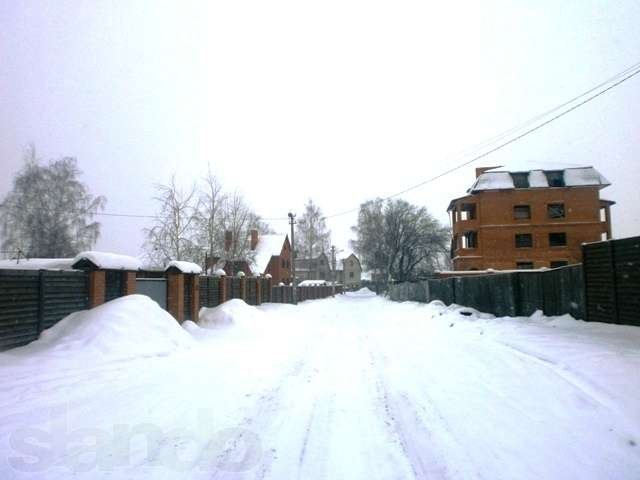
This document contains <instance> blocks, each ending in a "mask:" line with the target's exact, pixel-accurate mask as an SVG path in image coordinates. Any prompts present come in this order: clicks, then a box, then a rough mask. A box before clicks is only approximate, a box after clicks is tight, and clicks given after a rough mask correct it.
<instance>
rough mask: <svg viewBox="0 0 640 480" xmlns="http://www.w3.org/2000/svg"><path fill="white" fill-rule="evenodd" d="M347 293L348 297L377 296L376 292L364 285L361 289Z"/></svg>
mask: <svg viewBox="0 0 640 480" xmlns="http://www.w3.org/2000/svg"><path fill="white" fill-rule="evenodd" d="M345 295H346V296H347V297H364V298H367V297H375V296H376V293H375V292H372V291H371V290H369V289H368V288H367V287H363V288H361V289H360V290H357V291H355V292H346V293H345Z"/></svg>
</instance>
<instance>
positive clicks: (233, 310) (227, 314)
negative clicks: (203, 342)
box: [198, 298, 264, 328]
mask: <svg viewBox="0 0 640 480" xmlns="http://www.w3.org/2000/svg"><path fill="white" fill-rule="evenodd" d="M263 315H264V314H263V313H262V312H261V311H260V310H258V309H257V308H256V307H252V306H251V305H247V304H246V303H245V302H244V301H243V300H240V299H239V298H234V299H231V300H228V301H226V302H224V303H223V304H221V305H218V306H217V307H214V308H206V307H202V308H201V309H200V313H199V315H198V317H199V319H198V324H199V325H200V326H201V327H203V328H218V327H221V326H225V325H231V324H242V325H248V324H251V323H252V322H254V321H256V320H261V319H262V317H263Z"/></svg>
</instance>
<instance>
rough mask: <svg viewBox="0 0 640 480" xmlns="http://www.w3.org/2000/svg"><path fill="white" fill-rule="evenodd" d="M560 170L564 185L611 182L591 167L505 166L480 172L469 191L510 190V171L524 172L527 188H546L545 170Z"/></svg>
mask: <svg viewBox="0 0 640 480" xmlns="http://www.w3.org/2000/svg"><path fill="white" fill-rule="evenodd" d="M551 171H562V172H563V174H564V185H565V186H566V187H584V186H594V187H600V188H604V187H606V186H608V185H611V183H610V182H609V181H608V180H607V179H606V178H605V177H604V176H602V175H601V174H600V173H599V172H598V171H597V170H596V169H595V168H593V167H571V168H562V167H560V168H545V169H544V170H542V169H534V170H509V169H506V168H505V167H497V168H493V169H491V170H487V171H486V172H484V173H482V174H480V175H479V176H478V178H476V181H475V182H474V183H473V185H472V186H471V188H470V189H469V190H468V192H469V193H475V192H480V191H484V190H510V189H514V188H515V185H514V184H513V177H512V175H511V174H512V173H525V174H527V176H528V180H529V187H528V188H548V187H549V183H548V181H547V176H546V175H545V172H551Z"/></svg>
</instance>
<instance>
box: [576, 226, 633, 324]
mask: <svg viewBox="0 0 640 480" xmlns="http://www.w3.org/2000/svg"><path fill="white" fill-rule="evenodd" d="M583 254H584V277H585V304H586V312H587V320H591V321H597V322H609V323H620V324H624V325H637V326H640V237H632V238H625V239H622V240H614V241H608V242H598V243H590V244H587V245H585V246H584V247H583Z"/></svg>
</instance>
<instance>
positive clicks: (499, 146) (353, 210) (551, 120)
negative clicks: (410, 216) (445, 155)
mask: <svg viewBox="0 0 640 480" xmlns="http://www.w3.org/2000/svg"><path fill="white" fill-rule="evenodd" d="M638 65H640V63H638V64H636V65H634V67H630V68H628V69H626V70H624V71H623V72H621V73H619V74H617V75H615V76H614V77H612V78H613V79H616V78H620V75H623V74H624V73H628V72H629V71H630V70H631V73H628V74H627V75H625V76H624V77H622V78H621V79H620V80H617V81H616V82H615V83H613V84H611V85H609V86H608V87H607V88H605V89H604V90H601V91H599V92H598V93H596V94H594V95H591V96H590V97H588V98H586V99H585V100H583V101H582V102H580V103H577V104H575V105H573V106H572V107H570V108H568V109H566V110H564V111H562V112H561V113H559V114H557V115H554V116H553V117H551V118H550V119H548V120H546V121H544V122H542V123H540V124H538V125H536V126H534V127H532V128H529V129H527V130H525V131H524V132H523V133H521V134H519V135H516V136H515V137H513V138H511V139H509V140H507V141H506V142H503V143H501V144H499V145H498V146H496V147H493V148H491V149H490V150H487V151H486V152H484V153H481V154H479V155H476V156H474V157H473V158H471V159H470V160H467V161H465V162H463V163H461V164H458V165H456V166H455V167H453V168H450V169H449V170H446V171H444V172H442V173H440V174H438V175H436V176H434V177H431V178H428V179H427V180H425V181H423V182H420V183H418V184H416V185H413V186H411V187H408V188H405V189H404V190H402V191H400V192H397V193H394V194H392V195H389V196H387V197H384V198H383V200H389V199H391V198H394V197H397V196H399V195H402V194H404V193H407V192H410V191H411V190H415V189H416V188H420V187H422V186H424V185H426V184H427V183H430V182H433V181H434V180H437V179H439V178H442V177H444V176H445V175H448V174H450V173H452V172H455V171H456V170H459V169H461V168H463V167H466V166H467V165H470V164H471V163H473V162H475V161H477V160H480V159H482V158H484V157H486V156H488V155H491V154H492V153H495V152H497V151H498V150H500V149H502V148H504V147H506V146H508V145H510V144H512V143H514V142H517V141H518V140H520V139H521V138H524V137H526V136H527V135H529V134H531V133H533V132H535V131H536V130H539V129H541V128H542V127H544V126H546V125H549V124H550V123H551V122H553V121H555V120H557V119H559V118H561V117H563V116H565V115H567V114H568V113H570V112H572V111H574V110H576V109H578V108H580V107H581V106H583V105H585V104H587V103H589V102H590V101H592V100H594V99H596V98H598V97H599V96H601V95H603V94H605V93H606V92H608V91H609V90H611V89H613V88H615V87H617V86H618V85H620V84H622V83H624V82H626V81H627V80H629V79H630V78H632V77H634V76H636V75H638V74H639V73H640V68H638ZM634 68H635V70H634ZM610 82H611V79H610V80H608V81H606V82H603V83H601V84H600V85H599V86H598V87H594V88H592V89H590V90H588V92H589V93H592V92H593V91H595V90H598V88H599V87H600V88H601V87H602V86H603V85H606V84H608V83H610ZM584 95H585V94H582V95H579V96H577V97H574V98H573V99H572V100H569V101H567V102H565V103H563V104H562V105H560V106H558V107H556V108H554V109H552V110H550V112H555V111H557V110H559V109H560V108H562V107H563V106H567V105H569V104H571V103H573V102H575V101H576V100H577V99H580V98H582V97H584ZM546 115H547V114H541V115H537V116H536V117H534V118H533V119H531V120H530V121H528V122H525V123H530V122H532V121H534V119H539V118H541V116H542V117H544V116H546ZM512 130H513V129H510V130H508V132H509V131H512ZM503 135H504V134H500V135H498V136H497V137H495V138H500V137H501V136H503ZM481 145H482V144H481ZM359 208H360V207H356V208H352V209H350V210H345V211H343V212H339V213H335V214H332V215H325V216H324V217H323V218H325V219H328V218H335V217H339V216H342V215H347V214H349V213H353V212H355V211H357V210H358V209H359Z"/></svg>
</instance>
